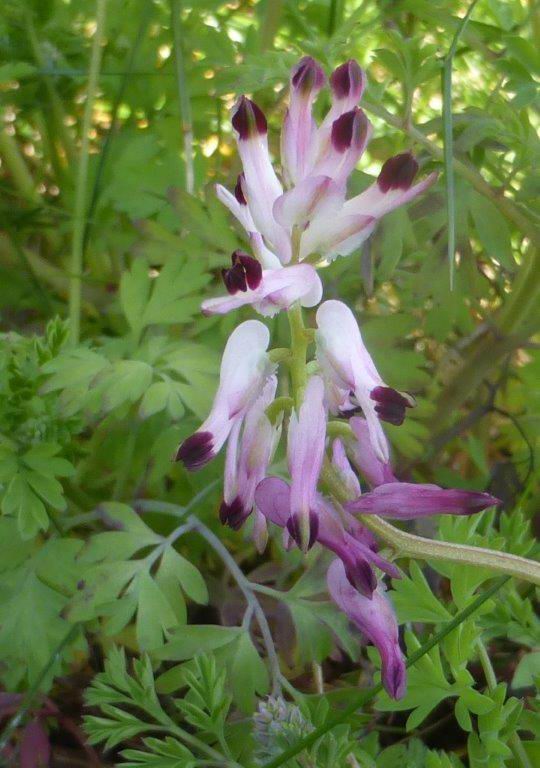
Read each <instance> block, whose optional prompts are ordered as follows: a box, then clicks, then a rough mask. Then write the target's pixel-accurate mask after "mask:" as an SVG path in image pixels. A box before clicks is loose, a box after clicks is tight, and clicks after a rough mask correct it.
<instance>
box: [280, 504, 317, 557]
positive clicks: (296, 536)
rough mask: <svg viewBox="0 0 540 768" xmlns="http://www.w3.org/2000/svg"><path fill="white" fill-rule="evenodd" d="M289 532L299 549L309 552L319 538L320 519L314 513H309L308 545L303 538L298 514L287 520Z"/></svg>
mask: <svg viewBox="0 0 540 768" xmlns="http://www.w3.org/2000/svg"><path fill="white" fill-rule="evenodd" d="M287 531H288V532H289V535H290V537H291V539H293V541H295V542H296V544H297V545H298V548H299V549H301V550H302V551H303V552H307V551H308V550H310V549H311V547H312V546H313V545H314V544H315V542H316V541H317V536H318V535H319V518H318V515H317V513H316V512H313V511H311V512H310V513H309V537H308V541H307V545H306V544H305V542H304V540H303V537H302V529H301V526H300V518H299V516H298V514H293V515H290V516H289V519H288V520H287Z"/></svg>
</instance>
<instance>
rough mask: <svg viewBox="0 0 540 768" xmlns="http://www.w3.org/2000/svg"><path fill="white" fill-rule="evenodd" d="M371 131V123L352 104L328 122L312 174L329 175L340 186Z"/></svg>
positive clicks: (349, 172)
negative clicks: (324, 144) (325, 139)
mask: <svg viewBox="0 0 540 768" xmlns="http://www.w3.org/2000/svg"><path fill="white" fill-rule="evenodd" d="M370 135H371V123H370V122H369V120H368V119H367V117H366V115H365V114H364V112H363V111H362V110H361V109H359V108H358V107H355V108H354V109H352V110H350V111H349V112H345V113H343V114H342V115H340V116H339V117H338V118H337V119H336V120H334V122H333V124H332V128H331V131H330V141H329V143H328V144H327V147H326V150H325V151H324V152H323V153H321V155H320V157H319V159H318V161H317V163H316V165H315V167H314V169H313V174H314V175H315V174H317V175H318V174H321V175H323V176H330V177H331V178H332V179H334V181H335V182H336V184H338V185H340V186H344V185H345V183H346V181H347V178H348V177H349V175H350V174H351V173H352V171H353V170H354V168H355V166H356V164H357V162H358V160H359V159H360V157H361V156H362V153H363V152H364V149H365V148H366V145H367V143H368V140H369V137H370Z"/></svg>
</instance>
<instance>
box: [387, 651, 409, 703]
mask: <svg viewBox="0 0 540 768" xmlns="http://www.w3.org/2000/svg"><path fill="white" fill-rule="evenodd" d="M382 677H383V684H384V687H385V689H386V692H387V693H388V695H389V696H391V697H392V698H393V699H402V698H403V697H404V696H405V693H406V691H407V670H406V669H405V664H404V662H403V659H402V658H401V656H397V655H393V656H392V657H391V658H390V660H389V661H388V664H387V666H386V668H385V669H384V668H383V675H382Z"/></svg>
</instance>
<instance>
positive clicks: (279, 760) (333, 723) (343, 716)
mask: <svg viewBox="0 0 540 768" xmlns="http://www.w3.org/2000/svg"><path fill="white" fill-rule="evenodd" d="M509 578H510V577H509V576H503V577H502V578H500V579H498V580H497V581H496V582H494V583H493V584H492V586H491V587H490V588H489V589H487V590H486V591H485V592H483V593H482V594H481V595H478V597H477V598H476V599H475V600H473V602H472V603H471V604H470V605H468V606H467V608H464V609H463V610H462V611H460V612H459V613H457V614H456V615H455V616H454V618H453V619H452V620H451V621H448V622H447V623H446V624H444V625H443V626H442V627H441V629H440V630H439V631H438V632H436V633H435V634H434V635H433V636H432V637H431V638H430V639H429V640H428V641H427V642H426V643H424V644H423V645H422V646H421V647H420V648H419V649H418V650H417V651H415V652H414V653H413V654H411V656H409V657H408V659H407V662H406V665H407V668H410V667H412V666H414V665H415V664H416V663H417V662H418V661H420V659H421V658H422V657H423V656H425V654H426V653H429V651H430V650H431V649H432V648H434V647H435V646H436V645H438V644H439V643H440V642H441V641H442V640H444V638H445V637H446V636H447V635H449V634H450V633H451V632H453V631H454V629H456V627H459V625H460V624H462V623H463V622H464V621H466V620H467V619H468V618H469V617H470V616H472V615H473V614H474V613H475V612H476V611H477V610H478V609H479V608H480V607H481V606H482V605H483V604H484V603H485V602H486V601H487V600H489V599H490V598H491V597H493V596H494V595H495V594H496V593H497V592H498V591H499V590H500V589H501V587H503V586H504V585H505V584H506V583H507V581H508V579H509ZM382 688H383V686H382V684H381V683H378V685H376V686H374V687H373V688H372V689H371V690H370V691H366V692H364V693H361V694H360V695H359V696H358V697H356V698H355V699H354V701H353V702H352V703H351V704H349V706H348V707H346V708H345V709H343V710H342V711H341V712H338V713H337V714H335V715H334V716H333V717H330V718H329V719H328V720H327V721H326V722H325V723H323V725H320V726H319V727H318V728H315V729H314V730H313V731H311V733H309V734H308V735H307V736H305V737H304V738H303V739H300V740H299V741H297V742H296V744H294V745H293V746H292V747H289V748H288V749H286V750H285V751H284V752H282V753H281V754H280V755H278V756H277V757H276V758H274V759H273V760H270V761H269V762H268V763H265V764H264V765H263V768H278V766H280V765H283V764H284V763H286V762H287V761H288V760H291V759H292V758H293V757H296V755H298V754H300V752H303V751H304V749H308V748H309V747H311V746H312V745H313V744H314V743H315V742H316V741H317V740H318V739H320V738H321V736H324V735H325V734H326V733H328V732H329V731H331V730H333V729H334V728H336V727H337V726H338V725H341V723H344V722H346V721H347V720H348V719H349V718H350V717H351V716H352V715H354V713H355V712H356V711H357V710H359V709H361V708H362V707H364V706H365V705H366V704H368V703H369V702H370V701H372V700H373V699H374V698H375V697H376V696H377V695H378V694H379V693H380V692H381V691H382Z"/></svg>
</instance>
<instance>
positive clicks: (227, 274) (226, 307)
mask: <svg viewBox="0 0 540 768" xmlns="http://www.w3.org/2000/svg"><path fill="white" fill-rule="evenodd" d="M222 275H223V282H224V283H225V287H226V288H227V291H228V293H229V295H228V296H220V297H218V298H215V299H206V301H203V303H202V305H201V309H202V312H203V314H205V315H224V314H226V313H227V312H230V311H231V310H233V309H238V307H243V306H246V305H248V304H249V305H252V306H253V307H254V309H256V310H257V312H259V314H261V315H265V316H267V317H272V316H273V315H275V314H276V313H277V312H279V310H280V309H290V307H292V305H293V304H295V303H296V302H297V301H298V302H299V303H300V305H301V306H302V307H314V306H316V305H317V304H318V303H319V302H320V300H321V298H322V283H321V279H320V277H319V275H318V274H317V271H316V270H315V269H314V267H312V266H311V265H310V264H293V265H291V266H288V267H281V266H280V267H279V268H277V269H263V268H262V267H261V264H260V262H259V261H258V260H257V259H254V258H253V257H252V256H249V255H248V254H247V253H243V252H242V251H235V252H234V253H233V255H232V266H231V267H230V268H229V269H224V270H222Z"/></svg>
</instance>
